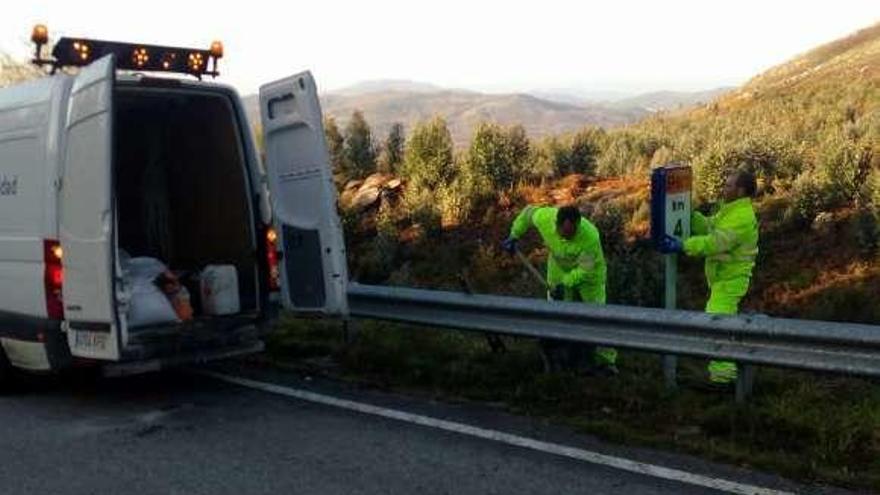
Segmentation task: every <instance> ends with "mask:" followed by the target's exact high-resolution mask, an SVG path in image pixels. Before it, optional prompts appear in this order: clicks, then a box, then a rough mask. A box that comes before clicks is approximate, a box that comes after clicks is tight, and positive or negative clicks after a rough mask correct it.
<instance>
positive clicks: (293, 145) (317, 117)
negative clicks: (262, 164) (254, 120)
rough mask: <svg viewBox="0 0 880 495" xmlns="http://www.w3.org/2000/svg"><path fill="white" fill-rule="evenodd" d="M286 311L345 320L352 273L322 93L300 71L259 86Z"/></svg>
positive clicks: (309, 77)
mask: <svg viewBox="0 0 880 495" xmlns="http://www.w3.org/2000/svg"><path fill="white" fill-rule="evenodd" d="M260 115H261V118H262V123H263V134H264V138H265V139H264V142H265V146H266V172H267V175H268V179H269V191H270V195H271V198H272V207H273V210H274V222H275V228H276V231H277V232H278V234H279V235H278V246H279V248H280V251H281V255H282V259H281V261H280V264H281V270H280V271H281V286H282V300H283V302H284V306H285V307H286V308H288V309H290V310H293V311H295V312H300V313H320V314H325V315H334V316H345V315H347V314H348V296H347V294H346V291H347V285H348V271H347V268H346V260H345V243H344V240H343V235H342V224H341V223H340V221H339V215H338V214H337V211H336V188H335V187H334V185H333V174H332V171H331V169H330V168H331V167H330V156H329V153H328V152H327V143H326V142H325V140H324V124H323V119H322V115H321V106H320V103H319V102H318V92H317V89H316V87H315V81H314V79H313V78H312V75H311V73H309V72H303V73H301V74H296V75H294V76H291V77H288V78H286V79H282V80H280V81H275V82H272V83H269V84H266V85H264V86H262V87H261V88H260Z"/></svg>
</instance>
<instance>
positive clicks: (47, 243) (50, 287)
mask: <svg viewBox="0 0 880 495" xmlns="http://www.w3.org/2000/svg"><path fill="white" fill-rule="evenodd" d="M62 257H63V251H62V250H61V244H60V243H59V242H58V241H53V240H49V239H46V240H44V241H43V262H44V264H45V272H44V274H43V284H44V286H45V289H46V314H47V315H48V316H49V319H52V320H63V319H64V304H63V303H62V300H61V289H62V287H63V286H64V267H63V266H62V263H61V260H62Z"/></svg>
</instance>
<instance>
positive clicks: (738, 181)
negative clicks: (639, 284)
mask: <svg viewBox="0 0 880 495" xmlns="http://www.w3.org/2000/svg"><path fill="white" fill-rule="evenodd" d="M755 190H756V184H755V176H754V175H753V174H752V173H750V172H745V171H738V172H735V173H734V174H732V175H731V176H730V177H728V179H727V181H726V182H725V184H724V190H723V191H722V200H723V201H722V203H721V206H720V208H719V209H718V211H717V212H716V213H715V214H714V215H712V216H710V217H705V216H703V215H702V214H700V213H699V212H694V213H693V214H692V216H691V232H692V237H690V238H688V239H687V240H685V241H684V243H681V242H680V241H677V240H676V239H675V238H672V237H669V238H667V241H668V242H670V243H672V244H673V246H672V248H671V250H673V251H680V252H684V254H686V255H688V256H699V257H703V258H706V265H705V272H706V281H707V282H708V284H709V300H708V301H707V302H706V312H707V313H714V314H725V315H732V314H736V313H737V312H738V310H739V302H740V300H741V299H742V298H743V296H745V295H746V292H747V291H748V289H749V282H750V281H751V278H752V270H753V269H754V268H755V258H756V256H757V255H758V219H757V216H756V215H755V208H754V206H753V205H752V198H753V197H754V195H755ZM736 376H737V368H736V364H735V363H732V362H729V361H710V362H709V380H710V381H711V382H712V383H715V384H719V385H727V384H731V383H733V382H735V381H736Z"/></svg>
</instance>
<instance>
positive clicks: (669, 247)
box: [660, 234, 684, 254]
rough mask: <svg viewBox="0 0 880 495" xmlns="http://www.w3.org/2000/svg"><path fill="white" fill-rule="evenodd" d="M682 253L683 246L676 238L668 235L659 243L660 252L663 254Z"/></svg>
mask: <svg viewBox="0 0 880 495" xmlns="http://www.w3.org/2000/svg"><path fill="white" fill-rule="evenodd" d="M683 251H684V244H682V242H681V241H680V240H679V239H678V238H677V237H673V236H671V235H669V234H667V235H665V236H664V237H663V240H662V241H660V252H661V253H664V254H672V253H681V252H683Z"/></svg>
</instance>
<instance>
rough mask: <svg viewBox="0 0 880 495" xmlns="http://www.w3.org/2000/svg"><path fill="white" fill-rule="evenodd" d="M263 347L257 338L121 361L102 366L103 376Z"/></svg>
mask: <svg viewBox="0 0 880 495" xmlns="http://www.w3.org/2000/svg"><path fill="white" fill-rule="evenodd" d="M264 348H265V345H264V344H263V341H261V340H257V341H255V342H250V343H247V344H241V345H237V346H232V347H227V348H221V349H210V350H200V351H194V352H191V353H183V354H176V355H173V356H168V357H161V358H154V359H146V360H139V361H130V362H121V363H110V364H105V365H104V366H103V367H102V370H103V372H104V376H108V377H118V376H127V375H136V374H140V373H150V372H153V371H159V370H162V369H166V368H175V367H180V366H185V365H188V364H201V363H207V362H209V361H215V360H218V359H227V358H231V357H236V356H243V355H246V354H253V353H257V352H261V351H262V350H263V349H264Z"/></svg>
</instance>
